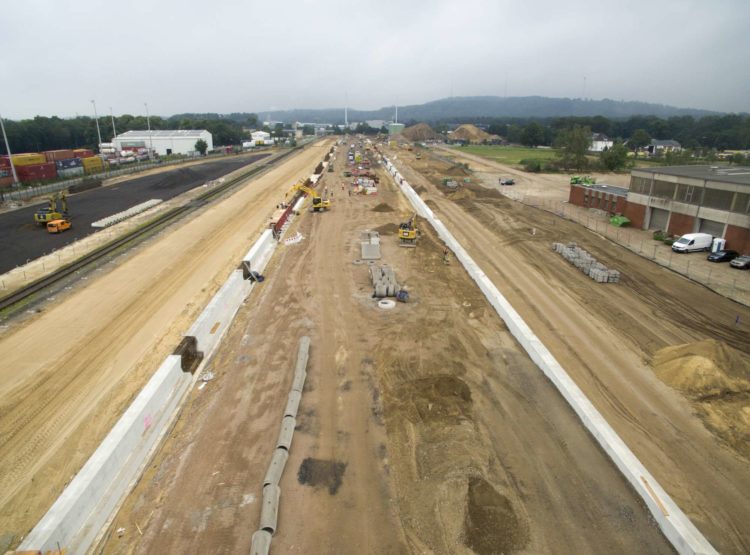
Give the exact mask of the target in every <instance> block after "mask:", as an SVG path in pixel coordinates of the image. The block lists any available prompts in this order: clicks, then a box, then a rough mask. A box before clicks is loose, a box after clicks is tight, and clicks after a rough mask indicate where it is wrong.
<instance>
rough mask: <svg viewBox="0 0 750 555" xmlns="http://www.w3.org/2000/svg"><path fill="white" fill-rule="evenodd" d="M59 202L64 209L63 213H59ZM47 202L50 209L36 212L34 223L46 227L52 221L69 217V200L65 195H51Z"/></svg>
mask: <svg viewBox="0 0 750 555" xmlns="http://www.w3.org/2000/svg"><path fill="white" fill-rule="evenodd" d="M58 200H59V201H60V204H61V209H62V211H60V212H58V210H57V201H58ZM47 202H49V207H47V208H41V209H39V210H37V211H36V212H34V221H35V222H36V223H37V224H39V225H41V226H45V227H46V225H47V224H48V223H49V222H51V221H54V220H60V219H65V218H67V217H68V200H67V198H66V196H65V193H57V194H56V195H50V196H49V197H48V198H47Z"/></svg>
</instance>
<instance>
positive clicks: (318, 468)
mask: <svg viewBox="0 0 750 555" xmlns="http://www.w3.org/2000/svg"><path fill="white" fill-rule="evenodd" d="M345 471H346V463H343V462H340V461H328V460H323V459H313V458H310V457H308V458H306V459H305V460H304V461H302V464H301V465H300V466H299V471H298V472H297V481H298V482H299V483H300V484H306V485H308V486H312V487H324V488H327V489H328V493H330V494H331V495H336V492H337V491H338V490H339V487H341V481H342V480H343V478H344V472H345Z"/></svg>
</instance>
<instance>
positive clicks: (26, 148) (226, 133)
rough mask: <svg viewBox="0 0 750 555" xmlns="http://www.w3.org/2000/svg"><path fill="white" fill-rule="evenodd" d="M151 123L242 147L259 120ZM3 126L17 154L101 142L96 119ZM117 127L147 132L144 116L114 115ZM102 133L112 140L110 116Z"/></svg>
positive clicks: (155, 119) (0, 149)
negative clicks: (204, 134)
mask: <svg viewBox="0 0 750 555" xmlns="http://www.w3.org/2000/svg"><path fill="white" fill-rule="evenodd" d="M150 120H151V129H152V130H160V129H206V130H208V131H209V132H210V133H211V134H212V135H213V142H214V144H215V145H233V144H239V143H240V142H241V141H242V139H243V138H244V137H245V136H246V134H245V133H244V132H243V130H242V129H243V127H245V126H247V127H255V126H256V125H257V121H258V120H257V116H254V114H251V115H250V116H249V117H247V118H246V121H245V122H240V121H236V120H232V119H229V118H211V117H197V118H194V117H189V116H186V115H184V114H183V115H179V116H172V117H170V118H162V117H159V116H152V117H151V118H150ZM4 123H5V131H6V133H7V135H8V142H9V143H10V148H11V151H12V152H14V153H19V152H41V151H44V150H57V149H67V148H90V149H96V145H97V143H98V142H99V139H98V136H97V132H96V121H95V119H94V118H91V117H87V116H78V117H75V118H59V117H57V116H53V117H44V116H37V117H35V118H33V119H25V120H19V121H13V120H5V121H4ZM114 125H115V128H116V130H117V133H118V134H120V133H124V132H125V131H142V130H144V129H148V122H147V121H146V117H145V116H133V115H130V114H124V115H121V116H115V118H114ZM99 130H100V132H101V135H102V142H105V143H108V142H110V141H111V140H112V137H113V129H112V118H111V117H109V116H102V117H100V118H99ZM0 154H7V152H6V150H5V142H4V141H0Z"/></svg>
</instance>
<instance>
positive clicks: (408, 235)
mask: <svg viewBox="0 0 750 555" xmlns="http://www.w3.org/2000/svg"><path fill="white" fill-rule="evenodd" d="M418 233H419V230H418V229H417V213H416V212H415V213H414V214H412V217H411V218H409V219H408V220H407V221H405V222H402V223H401V224H399V226H398V238H399V246H400V247H416V246H417V234H418Z"/></svg>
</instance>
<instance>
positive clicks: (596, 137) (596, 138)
mask: <svg viewBox="0 0 750 555" xmlns="http://www.w3.org/2000/svg"><path fill="white" fill-rule="evenodd" d="M591 140H592V141H609V140H610V138H609V137H607V136H606V135H605V134H604V133H592V134H591Z"/></svg>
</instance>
